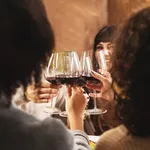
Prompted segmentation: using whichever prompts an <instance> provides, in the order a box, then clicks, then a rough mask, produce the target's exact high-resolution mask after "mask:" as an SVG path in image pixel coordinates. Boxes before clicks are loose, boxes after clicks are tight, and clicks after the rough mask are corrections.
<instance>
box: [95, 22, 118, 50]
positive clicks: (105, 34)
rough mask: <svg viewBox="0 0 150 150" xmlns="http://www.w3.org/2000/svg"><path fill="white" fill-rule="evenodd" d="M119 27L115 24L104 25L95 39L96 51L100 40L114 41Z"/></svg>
mask: <svg viewBox="0 0 150 150" xmlns="http://www.w3.org/2000/svg"><path fill="white" fill-rule="evenodd" d="M116 30H117V27H116V26H115V25H112V26H105V27H103V28H102V29H101V30H100V31H99V32H98V33H97V34H96V36H95V39H94V51H96V46H97V44H98V43H100V42H112V41H113V38H114V35H115V32H116Z"/></svg>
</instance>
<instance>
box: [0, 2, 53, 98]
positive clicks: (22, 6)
mask: <svg viewBox="0 0 150 150" xmlns="http://www.w3.org/2000/svg"><path fill="white" fill-rule="evenodd" d="M0 20H1V23H0V70H1V73H0V91H1V92H4V93H6V95H8V96H11V91H12V90H11V89H10V88H9V87H11V86H12V85H15V84H16V83H17V82H18V81H19V82H21V83H22V84H23V85H26V84H27V83H28V81H29V79H30V75H31V72H32V70H34V71H35V72H34V76H35V80H36V81H37V82H38V81H39V78H40V72H41V67H40V66H39V64H40V63H39V62H40V59H41V58H45V53H50V52H51V50H52V49H53V47H54V35H53V31H52V28H51V26H50V24H49V21H48V19H47V15H46V11H45V8H44V5H43V3H42V1H41V0H1V1H0ZM43 60H45V59H43Z"/></svg>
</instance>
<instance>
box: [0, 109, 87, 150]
mask: <svg viewBox="0 0 150 150" xmlns="http://www.w3.org/2000/svg"><path fill="white" fill-rule="evenodd" d="M79 149H80V150H89V149H90V148H89V146H88V140H87V136H86V134H85V133H84V132H82V131H73V134H72V133H71V132H70V131H69V130H68V129H67V128H66V127H65V126H64V125H63V123H62V122H61V121H59V120H57V119H53V118H48V119H45V120H44V121H40V120H37V119H36V118H34V117H33V116H30V115H28V114H26V113H24V112H22V111H20V110H17V109H15V108H12V107H11V108H0V150H79Z"/></svg>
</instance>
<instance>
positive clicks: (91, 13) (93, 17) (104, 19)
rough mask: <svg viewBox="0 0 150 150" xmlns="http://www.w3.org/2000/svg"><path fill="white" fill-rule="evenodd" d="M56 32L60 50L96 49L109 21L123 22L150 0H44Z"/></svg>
mask: <svg viewBox="0 0 150 150" xmlns="http://www.w3.org/2000/svg"><path fill="white" fill-rule="evenodd" d="M44 3H45V6H46V10H47V13H48V18H49V20H50V21H51V23H52V27H53V29H54V32H55V39H56V50H57V51H64V50H75V51H77V52H78V54H79V55H80V54H81V52H82V51H83V50H90V51H92V49H93V41H94V37H95V35H96V33H97V32H98V31H99V30H100V29H101V28H102V27H103V26H105V25H112V24H116V25H117V24H120V23H122V22H123V21H125V20H126V18H127V17H128V16H129V15H130V14H131V13H133V12H135V11H138V10H139V9H142V8H143V7H146V6H150V0H44Z"/></svg>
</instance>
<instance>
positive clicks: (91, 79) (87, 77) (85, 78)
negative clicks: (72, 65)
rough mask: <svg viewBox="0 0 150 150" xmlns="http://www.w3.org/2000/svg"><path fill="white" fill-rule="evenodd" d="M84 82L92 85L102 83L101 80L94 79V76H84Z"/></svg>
mask: <svg viewBox="0 0 150 150" xmlns="http://www.w3.org/2000/svg"><path fill="white" fill-rule="evenodd" d="M82 78H83V80H84V81H85V82H90V83H93V84H99V83H101V82H100V80H98V79H95V78H94V77H92V76H82Z"/></svg>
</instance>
